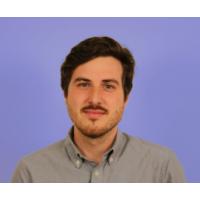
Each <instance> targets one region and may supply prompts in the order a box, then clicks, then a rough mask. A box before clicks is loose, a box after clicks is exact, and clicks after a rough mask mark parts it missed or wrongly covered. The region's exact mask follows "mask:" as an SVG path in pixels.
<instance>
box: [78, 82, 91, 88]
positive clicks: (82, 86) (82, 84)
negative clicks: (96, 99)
mask: <svg viewBox="0 0 200 200" xmlns="http://www.w3.org/2000/svg"><path fill="white" fill-rule="evenodd" d="M77 86H78V87H81V88H87V87H89V86H90V84H89V83H87V82H85V83H79V84H78V85H77Z"/></svg>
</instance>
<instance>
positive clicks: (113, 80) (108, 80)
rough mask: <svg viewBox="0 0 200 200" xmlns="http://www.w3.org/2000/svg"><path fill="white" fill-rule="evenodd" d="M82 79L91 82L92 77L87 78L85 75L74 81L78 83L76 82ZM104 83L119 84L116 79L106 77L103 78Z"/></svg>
mask: <svg viewBox="0 0 200 200" xmlns="http://www.w3.org/2000/svg"><path fill="white" fill-rule="evenodd" d="M80 81H85V82H91V80H90V79H87V78H84V77H78V78H76V79H75V80H74V81H73V82H74V83H76V82H80ZM102 81H103V82H104V83H110V82H112V83H115V84H116V85H119V82H118V81H117V80H115V79H104V80H102Z"/></svg>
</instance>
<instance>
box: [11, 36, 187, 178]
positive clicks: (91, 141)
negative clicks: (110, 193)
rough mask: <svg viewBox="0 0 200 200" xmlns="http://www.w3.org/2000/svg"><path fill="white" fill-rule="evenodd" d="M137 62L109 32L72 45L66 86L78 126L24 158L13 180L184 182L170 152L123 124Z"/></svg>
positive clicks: (66, 65)
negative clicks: (130, 132) (124, 129)
mask: <svg viewBox="0 0 200 200" xmlns="http://www.w3.org/2000/svg"><path fill="white" fill-rule="evenodd" d="M134 67H135V61H134V58H133V56H132V55H131V53H130V51H129V50H128V49H126V48H123V47H122V46H121V45H120V44H119V43H118V42H117V41H115V40H113V39H112V38H109V37H92V38H89V39H86V40H84V41H82V42H81V43H79V44H78V45H76V46H75V47H74V48H72V50H71V52H70V53H69V55H68V56H67V57H66V59H65V61H64V63H63V65H62V67H61V87H62V89H63V92H64V97H65V101H66V105H67V108H68V112H69V115H70V118H71V120H72V122H73V126H72V128H71V130H69V134H68V136H67V138H66V139H64V140H62V141H59V142H57V143H55V144H53V145H50V146H48V147H47V148H45V149H42V150H40V151H38V152H36V153H34V154H32V155H29V156H26V157H25V158H23V159H22V160H21V162H20V163H19V165H18V167H17V169H16V171H15V173H14V175H13V178H12V181H13V182H184V175H183V172H182V169H181V166H180V164H179V163H178V161H177V159H176V157H175V155H174V154H173V153H172V152H171V151H169V150H168V149H166V148H164V147H161V146H159V145H155V144H151V143H149V142H146V141H143V140H141V139H137V138H135V137H132V136H129V135H127V134H126V133H122V132H121V131H120V130H119V129H118V123H119V121H120V119H121V118H122V114H123V111H124V108H125V106H126V103H127V101H128V96H129V93H130V91H131V89H132V79H133V75H134Z"/></svg>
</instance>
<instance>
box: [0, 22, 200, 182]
mask: <svg viewBox="0 0 200 200" xmlns="http://www.w3.org/2000/svg"><path fill="white" fill-rule="evenodd" d="M105 35H106V36H110V37H113V38H114V39H116V40H117V41H119V42H120V43H121V44H122V45H123V46H125V47H127V48H129V49H130V50H131V52H132V53H133V55H134V57H135V59H136V74H135V78H134V81H133V85H134V86H133V90H132V93H131V95H130V97H129V103H128V105H127V108H126V110H125V113H124V116H123V119H122V121H121V123H120V129H121V130H122V131H124V132H127V133H129V134H130V135H134V136H136V137H140V138H143V139H145V140H148V141H150V142H152V143H158V144H160V145H163V146H165V147H168V148H170V149H171V150H172V151H174V152H175V153H176V155H177V157H178V160H179V161H180V162H181V164H182V166H183V168H184V171H185V175H186V178H187V181H188V182H200V173H199V169H200V156H199V153H200V147H199V140H200V135H199V133H200V120H199V118H200V106H199V102H200V80H199V74H200V39H199V36H200V18H0V182H9V181H10V179H11V176H12V173H13V171H14V169H15V167H16V165H17V163H18V162H19V160H20V159H21V158H22V157H23V156H25V155H28V154H31V153H33V152H35V151H37V150H39V149H41V148H43V147H46V146H47V145H48V144H51V143H54V142H56V141H58V140H60V139H63V138H65V137H66V134H67V131H68V129H69V128H70V127H71V125H72V124H71V121H70V120H69V117H68V115H67V111H66V107H65V104H64V98H63V94H62V91H61V88H60V65H61V64H62V62H63V61H64V58H65V56H66V55H67V54H68V53H69V51H70V49H71V48H72V47H73V46H74V45H76V44H77V43H78V42H80V41H81V40H84V39H85V38H88V37H91V36H105Z"/></svg>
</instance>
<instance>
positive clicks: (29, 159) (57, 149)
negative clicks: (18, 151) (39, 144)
mask: <svg viewBox="0 0 200 200" xmlns="http://www.w3.org/2000/svg"><path fill="white" fill-rule="evenodd" d="M63 156H66V153H65V140H64V139H63V140H60V141H57V142H56V143H53V144H50V145H48V146H47V147H45V148H42V149H40V150H38V151H36V152H34V153H31V154H29V155H26V156H24V157H23V158H22V160H21V162H23V163H24V164H27V165H28V164H29V163H30V164H33V163H37V164H39V163H45V162H47V161H48V162H51V161H53V160H55V159H58V160H59V159H60V158H61V157H63Z"/></svg>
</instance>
